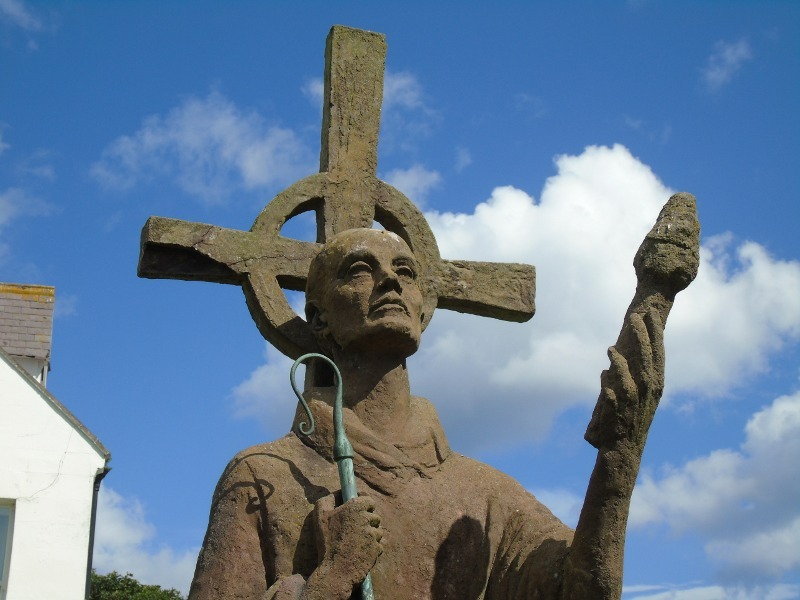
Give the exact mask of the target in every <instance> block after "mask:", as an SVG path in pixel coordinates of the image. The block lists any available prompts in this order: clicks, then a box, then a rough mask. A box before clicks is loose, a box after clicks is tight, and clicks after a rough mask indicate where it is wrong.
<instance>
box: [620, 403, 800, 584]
mask: <svg viewBox="0 0 800 600" xmlns="http://www.w3.org/2000/svg"><path fill="white" fill-rule="evenodd" d="M798 457H800V392H796V393H794V394H792V395H788V396H781V397H780V398H777V399H776V400H775V401H774V402H773V403H772V404H770V405H769V406H767V407H765V408H763V409H762V410H760V411H759V412H757V413H756V414H755V415H753V416H752V417H751V418H750V420H749V421H748V423H747V426H746V427H745V439H744V442H743V443H742V444H741V446H740V447H739V448H735V449H720V450H715V451H713V452H711V453H709V454H708V455H706V456H701V457H699V458H696V459H694V460H691V461H689V462H687V463H686V464H684V465H682V466H679V467H674V466H665V467H663V469H662V470H661V472H660V473H658V474H654V473H652V472H645V473H643V474H642V477H641V480H640V482H639V484H638V485H637V487H636V489H635V490H634V494H633V500H632V505H631V516H630V525H631V526H632V527H641V526H643V525H648V524H657V523H665V524H667V525H668V526H669V527H670V528H671V529H672V530H673V531H674V532H676V533H677V534H682V533H686V532H689V531H691V532H692V533H693V534H695V535H696V534H698V533H702V534H703V535H704V536H705V537H706V538H707V539H708V540H709V541H708V543H707V544H706V546H705V550H706V553H707V554H708V555H709V557H710V558H711V559H713V560H714V561H715V562H717V563H718V564H719V565H720V568H721V569H722V571H723V573H726V574H727V575H728V576H729V577H736V578H742V577H744V578H746V577H749V576H754V577H757V576H770V577H775V576H779V575H782V574H784V573H786V572H788V571H790V570H793V569H800V543H798V542H800V479H798V477H797V458H798Z"/></svg>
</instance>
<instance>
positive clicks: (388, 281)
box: [376, 266, 401, 292]
mask: <svg viewBox="0 0 800 600" xmlns="http://www.w3.org/2000/svg"><path fill="white" fill-rule="evenodd" d="M376 275H377V277H378V289H387V290H392V289H393V290H397V291H398V292H399V291H400V289H401V288H400V279H399V278H398V277H397V273H395V271H394V269H392V268H391V267H389V268H386V267H384V266H381V267H379V268H378V269H376Z"/></svg>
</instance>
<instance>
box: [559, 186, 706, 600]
mask: <svg viewBox="0 0 800 600" xmlns="http://www.w3.org/2000/svg"><path fill="white" fill-rule="evenodd" d="M699 238H700V226H699V224H698V221H697V216H696V208H695V200H694V197H693V196H691V195H690V194H676V195H675V196H673V197H672V198H670V199H669V201H668V202H667V204H666V205H665V206H664V208H663V210H662V211H661V214H660V215H659V217H658V220H657V221H656V224H655V226H654V227H653V229H652V230H651V231H650V233H649V234H648V235H647V237H646V238H645V239H644V241H643V242H642V245H641V247H640V248H639V251H638V252H637V254H636V258H635V259H634V266H635V268H636V275H637V279H638V284H637V288H636V293H635V295H634V298H633V301H632V302H631V305H630V307H629V308H628V311H627V313H626V315H625V321H624V323H623V326H622V330H621V331H620V334H619V338H618V339H617V343H616V344H615V345H614V346H612V347H611V348H610V349H609V358H610V359H611V366H610V367H609V369H608V370H606V371H603V373H602V375H601V377H600V383H601V391H600V396H599V398H598V400H597V405H596V407H595V410H594V414H593V415H592V420H591V422H590V423H589V427H588V429H587V431H586V440H587V441H588V442H589V443H591V444H592V445H593V446H594V447H595V448H597V450H598V452H597V461H596V463H595V467H594V471H593V472H592V475H591V478H590V480H589V486H588V489H587V492H586V499H585V501H584V505H583V509H582V510H581V516H580V519H579V521H578V526H577V527H576V529H575V537H574V540H573V543H572V548H571V550H570V552H569V554H568V556H567V558H566V561H565V568H564V589H563V594H562V597H563V598H565V599H575V600H577V599H582V600H589V599H592V600H594V599H599V600H611V599H618V598H619V597H620V596H621V594H622V566H623V552H624V546H625V528H626V525H627V521H628V511H629V508H630V500H631V495H632V494H633V486H634V484H635V483H636V477H637V475H638V473H639V466H640V463H641V458H642V452H643V451H644V445H645V442H646V440H647V433H648V431H649V429H650V424H651V423H652V421H653V416H654V415H655V411H656V408H657V407H658V403H659V400H660V399H661V394H662V392H663V390H664V325H665V324H666V321H667V316H668V315H669V312H670V310H671V308H672V304H673V301H674V299H675V295H676V294H677V293H678V292H679V291H681V290H683V289H684V288H685V287H686V286H688V285H689V283H691V282H692V280H693V279H694V277H695V276H696V275H697V267H698V264H699V244H700V241H699Z"/></svg>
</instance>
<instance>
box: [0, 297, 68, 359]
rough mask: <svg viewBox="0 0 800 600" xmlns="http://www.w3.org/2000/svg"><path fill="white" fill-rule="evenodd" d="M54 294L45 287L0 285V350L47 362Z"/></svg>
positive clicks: (51, 335) (51, 334)
mask: <svg viewBox="0 0 800 600" xmlns="http://www.w3.org/2000/svg"><path fill="white" fill-rule="evenodd" d="M55 292H56V290H55V288H53V287H50V286H45V285H22V284H17V283H0V348H2V349H3V350H5V351H6V352H7V353H8V354H11V355H12V356H29V357H31V358H38V359H41V360H44V361H46V362H48V363H49V362H50V344H51V341H52V337H53V305H54V301H55V295H56V293H55Z"/></svg>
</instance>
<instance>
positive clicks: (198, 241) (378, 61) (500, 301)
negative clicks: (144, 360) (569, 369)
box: [138, 26, 535, 358]
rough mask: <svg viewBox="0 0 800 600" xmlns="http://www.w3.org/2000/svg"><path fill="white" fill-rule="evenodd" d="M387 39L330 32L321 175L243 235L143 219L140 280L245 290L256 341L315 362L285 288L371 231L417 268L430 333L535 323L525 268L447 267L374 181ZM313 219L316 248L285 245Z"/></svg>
mask: <svg viewBox="0 0 800 600" xmlns="http://www.w3.org/2000/svg"><path fill="white" fill-rule="evenodd" d="M385 57H386V40H385V38H384V36H383V35H380V34H377V33H372V32H368V31H362V30H358V29H349V28H346V27H341V26H335V27H333V28H332V29H331V31H330V34H329V35H328V40H327V44H326V49H325V102H324V108H323V118H322V150H321V153H320V172H319V173H318V174H316V175H311V176H310V177H306V178H305V179H302V180H300V181H298V182H297V183H295V184H293V185H291V186H290V187H288V188H287V189H286V190H284V191H283V192H281V193H279V194H278V195H277V196H276V197H275V198H274V199H273V200H272V201H271V202H269V204H267V205H266V207H265V208H264V209H263V210H262V211H261V213H260V214H259V215H258V217H257V218H256V220H255V222H254V223H253V226H252V227H251V228H250V231H240V230H235V229H225V228H222V227H216V226H214V225H206V224H202V223H190V222H187V221H180V220H177V219H167V218H163V217H150V218H149V219H148V220H147V223H146V224H145V226H144V228H143V229H142V239H141V252H140V256H139V268H138V274H139V276H140V277H147V278H151V279H182V280H188V281H211V282H216V283H231V284H237V285H241V286H242V289H243V290H244V295H245V298H246V300H247V306H248V308H249V309H250V314H251V315H252V317H253V320H254V321H255V322H256V325H257V326H258V329H259V331H260V332H261V334H262V335H263V336H264V337H265V338H266V339H267V340H268V341H269V342H271V343H272V344H273V345H274V346H275V347H276V348H278V350H280V351H281V352H283V353H284V354H286V355H287V356H289V357H291V358H297V357H298V356H300V355H301V354H304V353H306V352H313V351H317V350H318V348H317V344H316V342H315V340H314V337H313V335H312V333H311V330H310V329H309V327H308V326H307V324H306V322H305V321H304V320H303V319H301V318H300V317H299V316H298V315H297V314H296V313H295V312H294V311H293V310H292V308H291V307H290V306H289V303H288V301H287V300H286V297H285V295H284V293H283V289H289V290H295V291H302V290H304V289H305V281H306V275H307V273H308V267H309V264H310V262H311V259H312V258H313V257H314V255H315V254H316V253H317V252H318V251H319V249H320V247H321V244H322V243H324V242H325V240H327V239H329V238H330V237H331V236H332V235H334V234H336V233H339V232H341V231H344V230H346V229H352V228H356V227H372V225H373V223H374V222H376V221H377V222H378V223H379V224H380V225H381V226H383V227H384V228H385V229H387V230H389V231H393V232H394V233H396V234H397V235H399V236H400V237H402V238H403V239H404V240H405V241H406V242H407V243H408V245H409V247H410V248H411V250H412V251H413V252H414V254H415V255H416V257H417V259H418V261H419V263H420V275H421V286H422V290H423V295H424V315H425V316H424V321H423V327H425V326H427V324H428V323H429V322H430V319H431V317H432V316H433V311H434V309H435V308H437V307H438V308H446V309H450V310H456V311H460V312H466V313H471V314H475V315H481V316H486V317H493V318H497V319H503V320H507V321H526V320H528V319H530V318H531V317H532V316H533V312H534V290H535V271H534V268H533V267H532V266H530V265H522V264H514V263H488V262H474V261H451V260H444V259H442V258H441V256H440V255H439V249H438V246H437V245H436V240H435V238H434V236H433V232H432V231H431V229H430V227H429V226H428V223H427V221H426V220H425V217H424V216H423V215H422V213H421V212H420V211H419V210H418V209H417V208H416V207H415V206H414V204H413V203H412V202H411V201H410V200H409V199H408V198H406V197H405V196H404V195H403V194H402V193H400V192H399V191H398V190H397V189H395V188H393V187H392V186H390V185H388V184H387V183H385V182H383V181H381V180H380V179H378V178H377V176H376V173H377V164H378V130H379V128H380V111H381V104H382V100H383V70H384V62H385ZM309 211H314V213H315V215H316V223H317V243H312V242H304V241H300V240H296V239H292V238H288V237H284V236H282V235H281V228H282V227H283V225H284V223H285V222H286V221H287V220H288V219H291V218H292V217H295V216H297V215H299V214H301V213H305V212H309Z"/></svg>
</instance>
